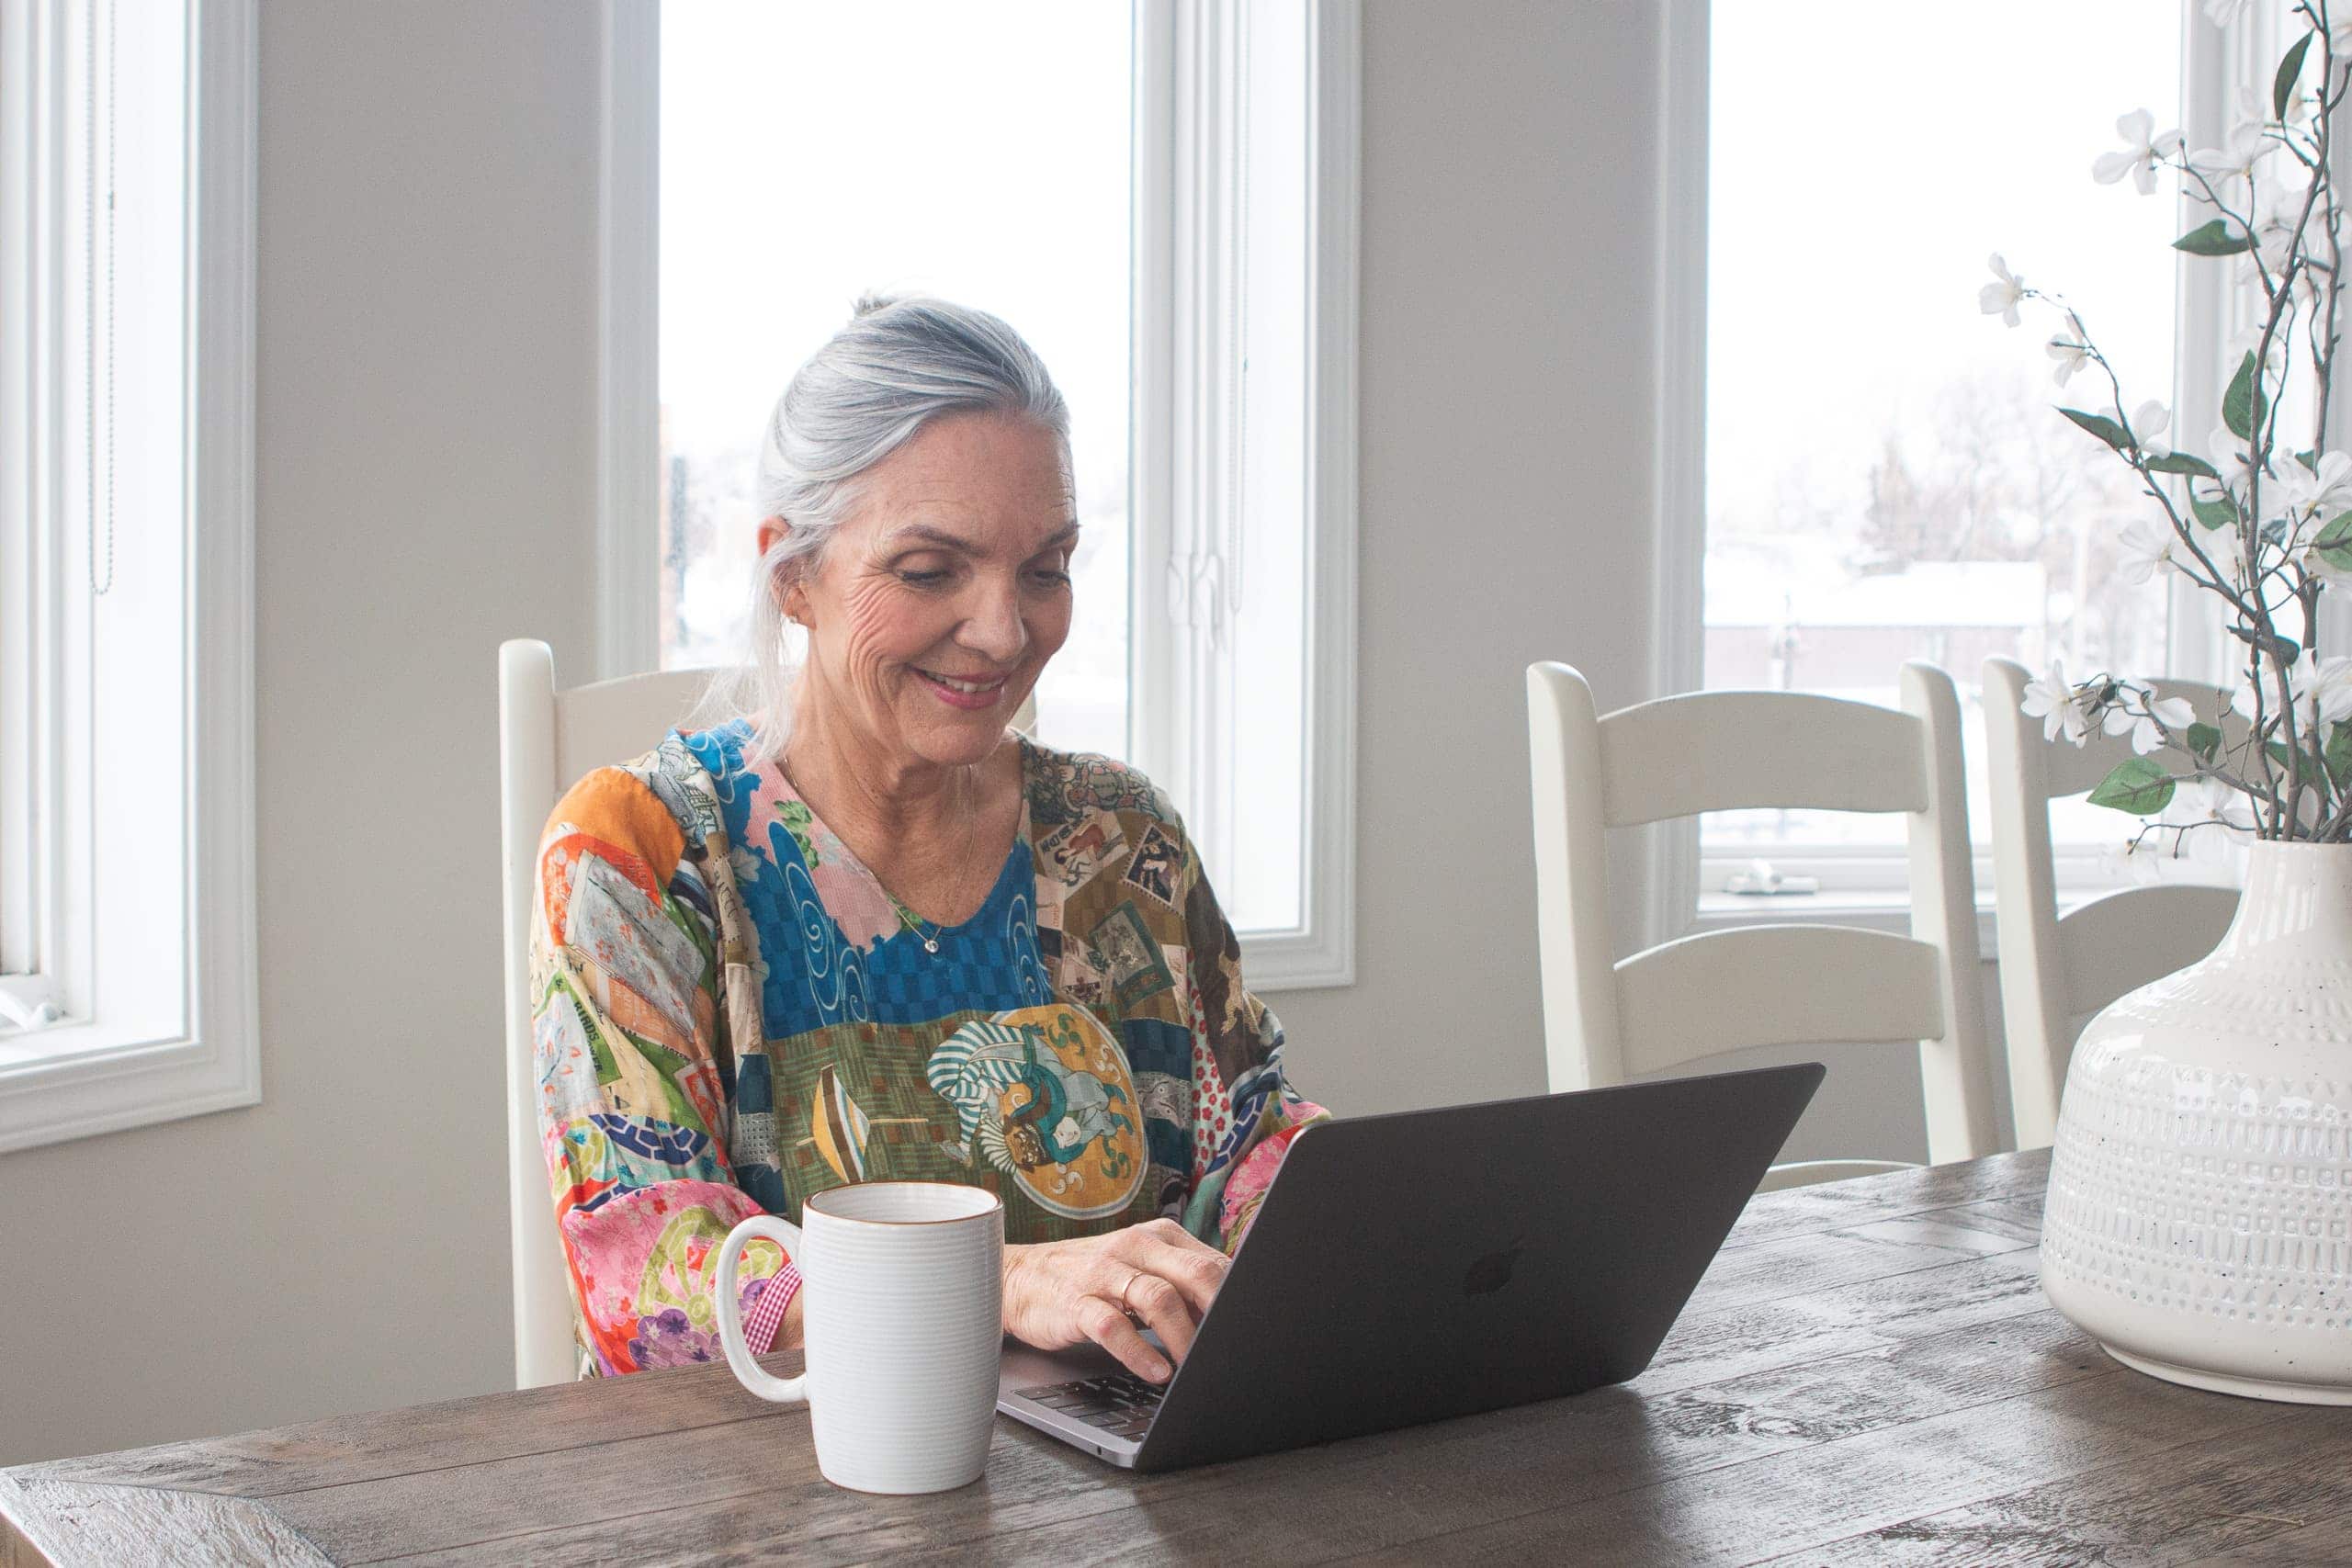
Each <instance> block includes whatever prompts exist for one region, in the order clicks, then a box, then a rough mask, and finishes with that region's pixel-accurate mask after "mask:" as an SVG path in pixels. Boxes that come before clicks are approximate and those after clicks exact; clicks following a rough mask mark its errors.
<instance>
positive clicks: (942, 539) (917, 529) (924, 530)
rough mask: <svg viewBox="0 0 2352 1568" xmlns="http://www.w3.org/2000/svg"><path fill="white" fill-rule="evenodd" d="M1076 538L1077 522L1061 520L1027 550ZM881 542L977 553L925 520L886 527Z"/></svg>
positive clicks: (1039, 551) (1042, 549) (897, 546)
mask: <svg viewBox="0 0 2352 1568" xmlns="http://www.w3.org/2000/svg"><path fill="white" fill-rule="evenodd" d="M1077 542H1078V525H1077V523H1075V522H1069V523H1065V524H1063V525H1061V526H1060V527H1059V528H1057V529H1055V530H1054V532H1053V533H1052V534H1051V535H1049V536H1046V539H1045V541H1044V542H1043V543H1041V544H1040V545H1038V547H1036V548H1035V550H1032V551H1031V552H1030V553H1031V554H1032V555H1042V554H1044V553H1045V552H1046V551H1047V550H1050V549H1056V548H1058V547H1062V546H1066V545H1074V544H1076V543H1077ZM883 543H884V545H885V546H886V547H888V548H889V549H892V550H902V549H905V548H907V547H909V546H910V545H915V544H929V545H936V546H938V547H941V548H943V549H950V550H960V551H962V552H963V553H964V554H966V555H978V554H979V553H980V552H979V550H978V548H976V547H974V545H973V544H972V541H971V540H969V539H967V538H965V537H964V536H962V535H960V534H951V533H949V532H948V531H947V530H946V529H944V528H939V527H934V526H933V525H931V524H929V523H905V524H901V525H899V526H898V527H896V528H893V529H892V530H890V533H889V535H888V536H887V537H886V538H885V539H884V540H883Z"/></svg>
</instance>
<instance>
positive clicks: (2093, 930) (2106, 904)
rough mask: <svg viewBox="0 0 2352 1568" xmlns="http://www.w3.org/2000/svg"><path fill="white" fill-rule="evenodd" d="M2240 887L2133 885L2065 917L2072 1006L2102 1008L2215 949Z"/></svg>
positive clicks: (2061, 941)
mask: <svg viewBox="0 0 2352 1568" xmlns="http://www.w3.org/2000/svg"><path fill="white" fill-rule="evenodd" d="M2237 910H2238V895H2237V890H2236V889H2235V888H2232V887H2195V886H2185V885H2177V884H2171V885H2167V884H2159V885H2156V886H2148V887H2126V888H2123V889H2121V890H2120V891H2119V892H2114V893H2109V894H2107V895H2106V896H2104V897H2098V898H2094V899H2092V900H2091V901H2090V902H2088V903H2086V904H2085V905H2083V906H2082V907H2080V908H2075V909H2070V910H2068V911H2067V912H2066V913H2065V914H2063V915H2061V916H2059V917H2058V951H2059V953H2060V955H2061V960H2062V963H2061V972H2062V973H2063V974H2064V976H2065V978H2066V1007H2067V1010H2068V1011H2069V1012H2072V1013H2087V1012H2097V1011H2098V1010H2099V1009H2101V1008H2103V1007H2105V1006H2107V1004H2108V1003H2109V1002H2111V1001H2113V1000H2114V999H2115V998H2118V997H2120V996H2121V995H2123V994H2124V993H2125V992H2126V991H2132V990H2137V989H2138V988H2139V987H2142V986H2144V985H2146V984H2147V983H2148V982H2149V981H2151V980H2154V979H2160V978H2162V977H2163V976H2166V975H2169V974H2171V973H2173V972H2174V971H2175V970H2177V969H2185V968H2187V967H2188V965H2190V964H2194V963H2196V962H2197V961H2198V960H2199V959H2200V958H2202V957H2204V956H2205V955H2206V954H2207V953H2211V952H2212V951H2213V949H2214V947H2215V945H2216V944H2217V943H2219V942H2221V940H2222V932H2224V931H2228V930H2229V929H2230V921H2231V919H2232V918H2233V917H2234V916H2235V915H2236V914H2237Z"/></svg>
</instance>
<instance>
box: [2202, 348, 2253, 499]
mask: <svg viewBox="0 0 2352 1568" xmlns="http://www.w3.org/2000/svg"><path fill="white" fill-rule="evenodd" d="M2241 357H2242V356H2241ZM2205 449H2206V450H2207V451H2208V452H2210V453H2211V454H2212V456H2213V468H2214V471H2215V472H2217V473H2219V474H2220V475H2221V476H2222V486H2223V487H2224V488H2225V489H2227V490H2229V491H2231V492H2233V494H2239V495H2243V494H2244V493H2245V482H2246V480H2247V479H2249V478H2251V477H2252V475H2253V473H2254V464H2253V460H2252V459H2251V458H2250V457H2248V455H2247V453H2246V441H2245V437H2244V436H2242V435H2240V434H2238V433H2237V432H2236V431H2234V430H2232V429H2231V428H2230V427H2229V426H2228V425H2226V424H2217V425H2215V426H2214V427H2213V434H2211V435H2209V436H2207V437H2206V438H2205Z"/></svg>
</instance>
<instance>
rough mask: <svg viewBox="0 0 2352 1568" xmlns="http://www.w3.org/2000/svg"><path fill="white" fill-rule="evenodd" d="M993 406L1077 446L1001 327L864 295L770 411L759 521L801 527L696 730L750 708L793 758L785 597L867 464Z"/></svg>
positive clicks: (1012, 336) (1057, 404) (809, 565)
mask: <svg viewBox="0 0 2352 1568" xmlns="http://www.w3.org/2000/svg"><path fill="white" fill-rule="evenodd" d="M969 412H1000V413H1005V414H1012V415H1019V416H1021V417H1023V418H1027V419H1033V420H1035V421H1036V422H1037V423H1039V424H1041V425H1043V426H1045V427H1046V429H1047V430H1050V431H1051V432H1053V434H1055V435H1056V436H1057V438H1059V439H1060V441H1061V443H1062V445H1063V446H1064V448H1065V449H1067V448H1068V446H1069V404H1068V403H1066V402H1064V401H1063V400H1062V394H1061V392H1060V389H1057V387H1055V385H1054V378H1052V377H1051V376H1049V375H1047V374H1046V364H1045V361H1044V360H1042V359H1039V358H1038V357H1037V353H1036V350H1035V349H1033V348H1031V347H1030V346H1029V345H1028V344H1026V343H1025V342H1023V340H1022V337H1021V334H1020V333H1016V332H1014V331H1013V330H1012V328H1011V327H1010V326H1007V325H1006V324H1005V323H1004V322H1003V321H1001V320H999V319H998V318H997V317H995V316H992V315H990V314H989V313H988V312H987V311H986V310H974V309H972V308H971V307H970V306H968V305H957V304H953V303H950V302H949V301H947V300H944V299H933V298H930V297H929V296H925V295H906V296H902V297H899V298H896V299H891V298H885V297H882V296H877V295H871V294H869V295H867V296H865V298H863V299H859V300H858V302H857V309H856V312H855V313H854V315H853V316H852V317H851V318H850V321H849V324H848V325H846V326H844V327H842V330H841V331H839V332H837V333H834V334H833V335H832V337H831V339H830V340H828V341H827V342H826V344H825V345H824V346H823V347H822V348H820V349H819V350H818V351H817V352H816V353H815V354H812V355H809V362H808V363H807V364H806V365H803V366H802V367H800V369H799V370H798V372H797V373H796V374H795V375H794V376H793V378H792V384H791V385H790V386H788V387H786V389H784V396H783V397H781V398H779V399H777V400H776V405H775V412H774V413H773V414H771V415H770V416H769V417H768V426H767V433H766V435H765V437H764V438H763V440H762V441H761V443H760V466H759V476H758V479H757V480H756V482H755V486H754V489H753V498H754V501H755V502H756V504H757V507H758V512H757V515H758V516H759V517H761V518H763V519H765V518H769V517H781V518H783V519H784V520H785V521H786V523H787V524H789V525H790V527H788V528H787V529H786V530H785V533H784V536H783V537H781V538H780V539H778V540H777V541H776V543H775V546H774V547H771V548H770V549H769V550H768V552H767V553H766V554H765V555H763V556H762V557H761V558H760V563H759V567H758V569H757V570H754V571H753V573H752V604H751V614H750V615H749V617H748V621H747V625H748V626H749V637H748V640H749V643H750V647H749V648H748V649H747V650H746V657H745V658H744V660H742V662H741V667H740V668H739V669H738V670H736V671H733V672H732V673H731V674H729V675H722V676H721V677H720V678H719V679H718V680H716V681H714V682H712V683H711V686H710V689H709V690H708V691H707V693H706V694H705V695H704V697H703V700H702V702H701V703H700V704H699V705H697V706H696V708H695V716H694V718H693V719H692V720H691V721H690V723H692V724H694V725H695V726H702V725H707V724H712V723H717V722H718V721H720V720H722V719H725V718H730V717H733V716H738V715H741V714H747V713H748V714H751V715H752V716H754V717H753V724H754V727H755V732H754V736H753V739H754V743H755V744H756V745H757V747H758V748H759V751H758V754H759V755H761V756H763V757H766V756H775V755H779V754H781V753H782V751H783V750H784V740H785V736H786V732H787V731H788V730H789V728H790V727H791V722H792V683H793V676H794V673H795V671H794V669H793V666H792V664H791V661H790V660H788V659H787V657H786V631H785V626H786V622H785V615H784V605H783V595H782V593H781V592H778V590H779V589H780V588H781V586H782V585H783V583H784V582H785V581H787V580H788V578H789V577H790V575H791V574H792V573H794V572H797V571H805V570H813V569H814V567H815V566H816V564H817V562H818V560H819V559H820V558H821V556H822V552H823V550H824V548H825V546H826V543H827V542H828V541H829V540H830V539H831V536H832V531H833V530H834V528H836V527H838V526H839V525H841V523H842V520H843V519H844V518H846V517H847V516H848V515H849V513H851V512H852V511H853V510H854V509H855V507H856V505H857V502H858V497H859V494H860V492H861V491H862V489H863V487H862V486H861V485H860V484H859V482H858V481H859V479H861V478H863V476H864V475H865V472H866V470H867V469H869V468H873V467H874V465H876V463H879V462H880V461H882V459H883V458H885V457H888V456H889V455H890V454H891V453H893V452H895V451H897V450H898V449H899V447H901V446H905V445H906V444H907V443H908V442H909V441H910V440H912V439H913V438H914V436H915V434H916V433H917V432H919V431H921V430H922V428H923V426H925V425H926V424H929V423H931V422H932V421H933V420H934V419H937V418H939V417H940V416H941V415H942V414H949V413H969Z"/></svg>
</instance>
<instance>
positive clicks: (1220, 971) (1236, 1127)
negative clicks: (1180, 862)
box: [1183, 841, 1331, 1254]
mask: <svg viewBox="0 0 2352 1568" xmlns="http://www.w3.org/2000/svg"><path fill="white" fill-rule="evenodd" d="M1183 883H1184V886H1183V912H1184V936H1185V947H1186V952H1187V954H1188V957H1189V965H1188V967H1189V970H1190V974H1191V978H1192V997H1191V1000H1192V1002H1193V1017H1192V1030H1193V1150H1194V1157H1193V1182H1192V1192H1191V1196H1190V1198H1189V1200H1188V1201H1186V1203H1185V1206H1184V1219H1183V1224H1184V1228H1185V1229H1186V1230H1188V1231H1190V1232H1192V1233H1193V1235H1196V1236H1198V1237H1200V1238H1201V1239H1202V1240H1203V1241H1205V1242H1208V1243H1210V1244H1211V1245H1212V1246H1215V1247H1219V1248H1221V1249H1222V1250H1224V1251H1225V1252H1226V1253H1227V1254H1230V1253H1232V1252H1233V1251H1234V1250H1235V1249H1236V1248H1238V1247H1240V1245H1241V1239H1242V1237H1243V1236H1244V1235H1248V1234H1249V1230H1250V1221H1252V1220H1254V1219H1255V1218H1257V1214H1258V1205H1259V1204H1260V1203H1261V1201H1264V1199H1265V1196H1266V1189H1267V1188H1268V1187H1270V1186H1272V1184H1273V1179H1274V1174H1275V1172H1276V1171H1278V1170H1280V1169H1281V1168H1282V1162H1283V1155H1284V1154H1285V1153H1286V1152H1288V1150H1289V1148H1290V1145H1291V1143H1292V1141H1293V1140H1294V1139H1295V1138H1296V1137H1297V1136H1298V1134H1300V1133H1302V1132H1304V1131H1306V1129H1307V1128H1308V1127H1311V1126H1313V1125H1314V1124H1315V1123H1317V1122H1328V1121H1329V1120H1330V1119H1331V1113H1330V1112H1329V1111H1326V1110H1324V1109H1323V1108H1322V1107H1321V1106H1319V1105H1317V1104H1315V1103H1314V1102H1313V1101H1311V1100H1304V1099H1301V1098H1300V1097H1299V1095H1298V1093H1297V1091H1296V1090H1295V1089H1292V1088H1291V1086H1290V1084H1289V1082H1288V1081H1287V1080H1286V1079H1285V1077H1283V1026H1282V1023H1281V1021H1279V1020H1277V1019H1276V1018H1275V1017H1274V1013H1273V1010H1272V1008H1269V1007H1268V1006H1266V1004H1265V1003H1264V1002H1262V1001H1261V1000H1259V999H1258V998H1257V997H1255V996H1253V995H1251V994H1250V989H1249V987H1247V986H1245V985H1244V984H1243V983H1242V979H1241V943H1240V942H1239V941H1238V939H1237V938H1236V937H1235V936H1234V934H1233V926H1232V924H1231V923H1230V922H1229V921H1227V919H1226V918H1225V911H1224V909H1222V908H1219V907H1218V905H1217V901H1216V894H1215V893H1213V892H1211V891H1210V889H1209V883H1208V877H1207V876H1206V875H1205V874H1204V873H1203V871H1202V869H1201V864H1200V856H1199V854H1198V853H1197V852H1194V851H1193V848H1192V845H1191V844H1190V842H1189V841H1188V842H1187V843H1186V845H1185V853H1184V874H1183Z"/></svg>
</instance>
